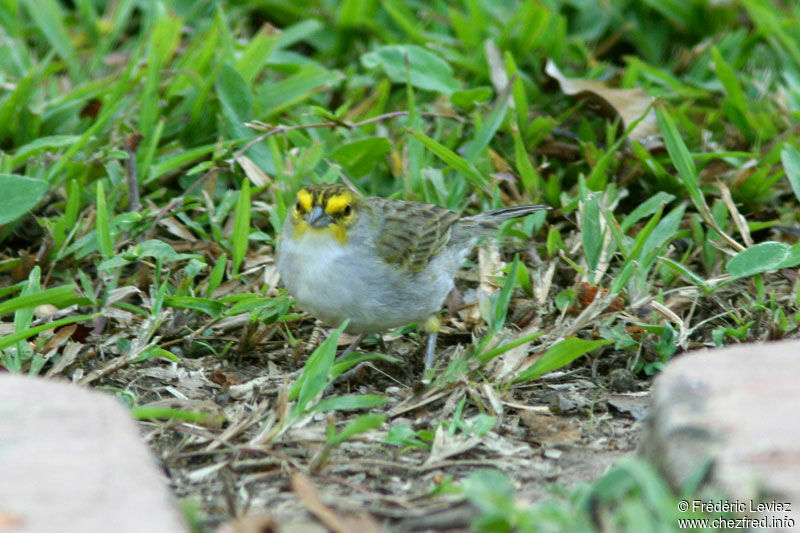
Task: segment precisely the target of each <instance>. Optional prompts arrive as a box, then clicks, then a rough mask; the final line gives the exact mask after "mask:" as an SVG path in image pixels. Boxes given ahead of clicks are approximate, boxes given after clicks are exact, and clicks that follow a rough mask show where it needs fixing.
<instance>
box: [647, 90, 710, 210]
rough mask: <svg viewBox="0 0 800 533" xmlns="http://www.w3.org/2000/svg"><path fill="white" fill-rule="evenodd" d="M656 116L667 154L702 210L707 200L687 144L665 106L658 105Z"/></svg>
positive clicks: (695, 202)
mask: <svg viewBox="0 0 800 533" xmlns="http://www.w3.org/2000/svg"><path fill="white" fill-rule="evenodd" d="M656 116H657V117H658V125H659V127H660V128H661V134H662V135H663V136H664V144H665V145H666V147H667V152H668V153H669V156H670V158H672V164H673V165H675V168H676V169H677V170H678V175H679V176H680V178H681V181H682V182H683V185H684V187H686V190H687V191H688V192H689V196H690V197H691V198H692V201H693V202H694V204H695V206H696V207H697V208H698V209H702V208H703V206H705V205H706V202H705V198H703V193H702V192H701V191H700V186H699V185H698V184H697V167H695V165H694V160H693V159H692V155H691V154H690V153H689V149H688V148H686V143H684V142H683V139H682V138H681V135H680V133H678V128H677V126H675V121H674V120H673V119H672V116H670V114H669V112H668V111H667V110H666V109H665V108H664V106H663V105H656ZM706 209H707V208H706Z"/></svg>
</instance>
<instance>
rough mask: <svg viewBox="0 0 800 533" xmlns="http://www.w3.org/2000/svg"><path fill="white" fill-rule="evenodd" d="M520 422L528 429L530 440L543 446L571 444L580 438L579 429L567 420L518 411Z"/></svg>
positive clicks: (571, 421)
mask: <svg viewBox="0 0 800 533" xmlns="http://www.w3.org/2000/svg"><path fill="white" fill-rule="evenodd" d="M518 412H519V419H520V421H521V422H522V423H523V424H524V425H525V426H527V427H528V431H529V432H530V438H531V440H533V441H535V442H538V443H539V444H542V445H544V446H562V445H565V444H572V443H574V442H577V441H578V439H580V438H581V428H580V426H579V425H578V424H577V423H575V422H574V421H573V420H571V419H569V418H564V417H559V416H551V415H545V414H541V413H535V412H533V411H529V410H519V411H518Z"/></svg>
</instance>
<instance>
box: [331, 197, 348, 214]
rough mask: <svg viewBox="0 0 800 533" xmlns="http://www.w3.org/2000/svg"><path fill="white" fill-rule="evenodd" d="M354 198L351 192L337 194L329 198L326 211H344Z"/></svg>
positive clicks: (332, 212)
mask: <svg viewBox="0 0 800 533" xmlns="http://www.w3.org/2000/svg"><path fill="white" fill-rule="evenodd" d="M351 200H352V198H351V197H350V195H349V194H337V195H336V196H331V197H330V198H328V203H327V204H326V205H325V212H326V213H328V214H329V215H332V214H334V213H338V212H340V211H342V210H343V209H344V208H345V207H347V205H348V204H349V203H350V201H351Z"/></svg>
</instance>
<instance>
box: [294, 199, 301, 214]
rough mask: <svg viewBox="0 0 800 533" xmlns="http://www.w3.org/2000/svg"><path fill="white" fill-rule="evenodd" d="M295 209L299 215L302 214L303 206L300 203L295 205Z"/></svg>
mask: <svg viewBox="0 0 800 533" xmlns="http://www.w3.org/2000/svg"><path fill="white" fill-rule="evenodd" d="M294 208H295V209H297V212H298V213H301V212H302V211H303V206H302V205H300V202H297V203H296V204H294Z"/></svg>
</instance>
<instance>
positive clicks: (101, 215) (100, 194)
mask: <svg viewBox="0 0 800 533" xmlns="http://www.w3.org/2000/svg"><path fill="white" fill-rule="evenodd" d="M96 201H97V217H96V221H95V227H96V229H97V248H98V249H99V250H100V255H102V256H103V258H104V259H109V258H110V257H111V256H112V255H113V254H114V245H113V243H112V240H111V223H110V221H109V218H108V208H107V207H106V193H105V191H104V190H103V180H97V195H96Z"/></svg>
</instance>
